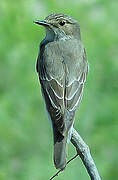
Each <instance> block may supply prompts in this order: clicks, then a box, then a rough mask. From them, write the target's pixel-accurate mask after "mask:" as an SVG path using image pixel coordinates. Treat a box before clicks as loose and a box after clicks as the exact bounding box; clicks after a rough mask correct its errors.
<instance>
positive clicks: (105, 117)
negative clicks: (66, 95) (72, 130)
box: [0, 0, 118, 180]
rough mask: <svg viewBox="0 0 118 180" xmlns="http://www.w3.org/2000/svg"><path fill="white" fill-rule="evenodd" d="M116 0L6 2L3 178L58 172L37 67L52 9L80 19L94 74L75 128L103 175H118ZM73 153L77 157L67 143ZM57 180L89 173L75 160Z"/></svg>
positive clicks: (0, 80)
mask: <svg viewBox="0 0 118 180" xmlns="http://www.w3.org/2000/svg"><path fill="white" fill-rule="evenodd" d="M117 8H118V1H117V0H116V1H115V0H112V1H108V0H90V1H89V0H73V1H71V0H63V1H62V0H60V1H56V0H52V1H50V0H19V1H11V0H1V2H0V180H41V179H44V180H45V179H47V180H48V179H49V177H50V176H51V175H53V174H54V173H55V172H56V170H55V168H54V165H53V160H52V157H53V155H52V149H53V137H52V131H51V128H50V124H49V122H48V120H47V115H46V113H45V108H44V102H43V99H42V96H41V91H40V85H39V82H38V77H37V74H36V70H35V64H36V58H37V54H38V48H39V43H40V41H41V39H43V38H44V35H45V31H44V29H43V28H39V26H37V25H35V24H33V20H35V19H43V18H44V17H45V16H47V15H48V14H50V13H52V12H62V13H66V14H69V15H71V16H73V17H74V18H76V19H78V20H79V22H80V25H81V33H82V39H83V42H84V45H85V47H86V50H87V55H88V60H89V66H90V71H89V75H88V78H87V83H86V86H85V89H84V97H83V100H82V103H81V106H80V109H79V111H78V112H77V114H76V121H75V127H76V129H77V130H78V131H79V132H80V134H81V135H82V137H83V138H84V139H85V141H86V142H87V144H88V145H89V146H90V149H91V152H92V155H93V157H94V159H95V162H96V165H97V167H98V169H99V172H100V174H101V176H102V179H103V180H114V179H118V120H117V119H118V10H117ZM68 149H69V158H70V157H71V156H73V155H74V153H75V150H74V148H73V146H72V145H71V144H70V145H69V148H68ZM56 179H59V180H62V179H74V180H76V179H84V180H88V179H89V176H88V175H87V172H86V170H85V168H84V166H83V164H82V163H81V161H80V159H76V160H75V161H73V162H72V163H71V164H69V165H68V167H67V169H66V170H65V172H63V173H62V174H60V176H59V177H57V178H56Z"/></svg>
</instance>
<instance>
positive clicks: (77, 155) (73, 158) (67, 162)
mask: <svg viewBox="0 0 118 180" xmlns="http://www.w3.org/2000/svg"><path fill="white" fill-rule="evenodd" d="M78 155H79V154H76V155H75V156H74V157H72V158H71V159H70V160H68V161H67V164H69V163H70V162H71V161H72V160H74V159H75V158H76V157H77V156H78ZM62 171H63V170H59V171H57V173H56V174H54V176H52V177H51V178H50V180H52V179H54V178H55V177H56V176H58V175H59V173H60V172H62Z"/></svg>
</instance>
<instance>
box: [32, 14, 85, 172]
mask: <svg viewBox="0 0 118 180" xmlns="http://www.w3.org/2000/svg"><path fill="white" fill-rule="evenodd" d="M35 23H36V24H38V25H42V26H44V27H45V29H46V37H45V39H44V40H42V42H41V43H40V52H39V55H38V59H37V65H36V69H37V72H38V75H39V80H40V83H41V89H42V94H43V97H44V100H45V104H46V109H47V112H48V114H49V118H50V119H51V122H52V127H53V136H54V164H55V167H56V168H57V169H61V170H63V169H64V168H65V167H66V158H67V142H69V140H70V139H71V134H72V128H73V123H74V116H75V112H76V109H77V107H78V106H79V103H80V101H81V99H82V94H83V88H84V83H85V81H86V75H87V72H88V63H87V58H86V52H85V48H84V46H83V44H82V41H81V36H80V26H79V23H78V21H77V20H75V19H73V18H72V17H70V16H68V15H65V14H51V15H49V16H47V17H46V18H45V20H44V21H35Z"/></svg>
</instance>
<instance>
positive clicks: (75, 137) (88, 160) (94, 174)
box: [71, 129, 101, 180]
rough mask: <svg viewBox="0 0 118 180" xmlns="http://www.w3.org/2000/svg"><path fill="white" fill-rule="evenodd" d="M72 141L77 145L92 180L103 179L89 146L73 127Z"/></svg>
mask: <svg viewBox="0 0 118 180" xmlns="http://www.w3.org/2000/svg"><path fill="white" fill-rule="evenodd" d="M71 142H72V144H73V145H74V146H75V147H76V150H77V153H78V154H79V156H80V158H81V160H82V162H83V164H84V165H85V167H86V169H87V171H88V174H89V176H90V178H91V180H101V178H100V175H99V173H98V170H97V168H96V165H95V163H94V161H93V159H92V156H91V154H90V150H89V147H88V146H87V144H86V143H85V142H84V140H83V139H82V138H81V136H80V135H79V134H78V132H77V131H76V130H75V129H73V132H72V138H71Z"/></svg>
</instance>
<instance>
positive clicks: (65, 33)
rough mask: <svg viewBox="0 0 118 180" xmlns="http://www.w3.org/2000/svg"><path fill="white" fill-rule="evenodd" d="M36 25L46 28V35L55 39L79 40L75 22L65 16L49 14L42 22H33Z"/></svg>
mask: <svg viewBox="0 0 118 180" xmlns="http://www.w3.org/2000/svg"><path fill="white" fill-rule="evenodd" d="M35 23H36V24H38V25H42V26H44V27H45V28H46V31H47V34H48V35H49V34H50V35H51V36H54V37H55V38H57V39H59V38H65V39H66V38H72V37H74V38H78V39H80V26H79V23H78V21H77V20H75V19H73V18H72V17H70V16H68V15H65V14H50V15H49V16H47V17H46V18H45V20H43V21H39V20H37V21H35Z"/></svg>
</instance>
